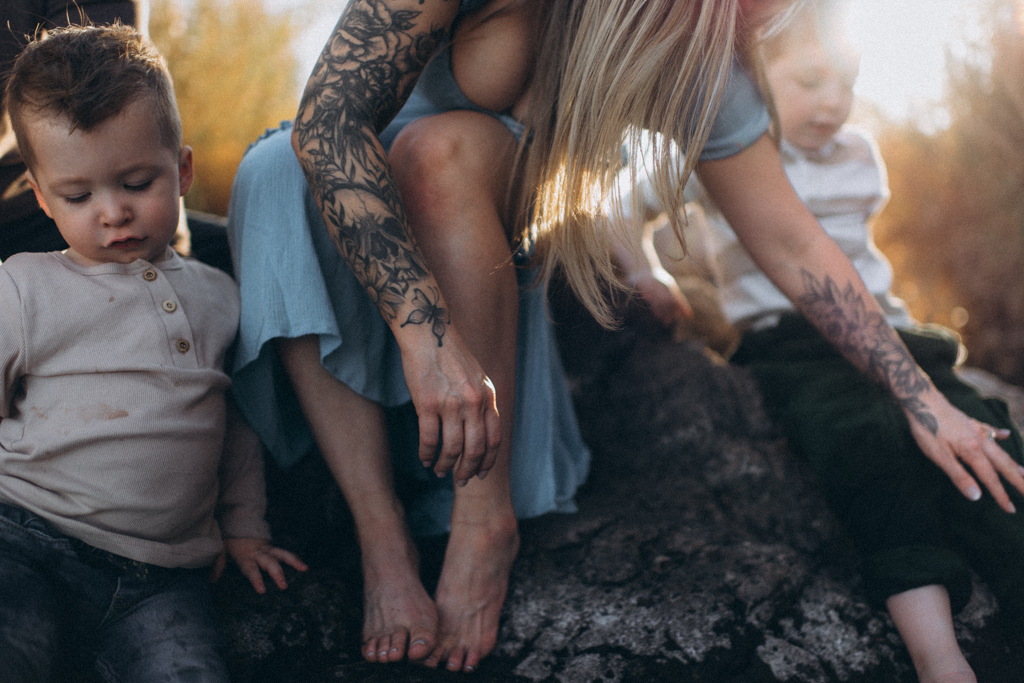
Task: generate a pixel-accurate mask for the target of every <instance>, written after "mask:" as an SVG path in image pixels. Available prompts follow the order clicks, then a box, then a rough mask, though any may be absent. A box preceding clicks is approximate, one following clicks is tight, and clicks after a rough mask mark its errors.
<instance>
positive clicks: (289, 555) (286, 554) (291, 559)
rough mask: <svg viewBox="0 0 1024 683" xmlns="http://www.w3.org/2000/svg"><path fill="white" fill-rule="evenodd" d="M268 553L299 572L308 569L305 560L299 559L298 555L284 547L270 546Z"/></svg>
mask: <svg viewBox="0 0 1024 683" xmlns="http://www.w3.org/2000/svg"><path fill="white" fill-rule="evenodd" d="M270 554H271V555H273V556H274V557H276V558H277V559H279V560H281V561H282V562H285V563H287V564H289V565H291V566H292V568H294V569H297V570H299V571H300V572H304V571H306V570H307V569H309V566H307V565H306V563H305V562H303V561H302V560H301V559H299V556H298V555H296V554H295V553H293V552H290V551H288V550H285V549H284V548H276V547H275V548H271V549H270Z"/></svg>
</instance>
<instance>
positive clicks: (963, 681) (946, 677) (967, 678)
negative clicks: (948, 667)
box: [918, 661, 978, 683]
mask: <svg viewBox="0 0 1024 683" xmlns="http://www.w3.org/2000/svg"><path fill="white" fill-rule="evenodd" d="M964 664H965V666H966V665H967V661H965V663H964ZM918 680H919V681H920V683H978V679H977V678H975V675H974V672H973V671H971V667H967V669H966V670H965V669H961V670H958V671H947V672H945V673H942V674H939V675H938V676H924V675H923V676H920V677H919V678H918Z"/></svg>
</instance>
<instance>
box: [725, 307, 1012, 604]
mask: <svg viewBox="0 0 1024 683" xmlns="http://www.w3.org/2000/svg"><path fill="white" fill-rule="evenodd" d="M900 336H901V337H902V338H903V341H904V342H905V343H906V344H907V347H908V348H909V349H910V352H911V354H913V356H914V359H915V360H917V362H918V364H919V365H920V366H921V367H922V369H924V371H925V372H927V373H928V375H929V376H930V377H931V379H932V381H933V382H934V383H935V386H936V387H937V388H938V389H939V391H941V392H942V393H943V394H944V395H945V396H946V398H947V399H949V401H950V403H952V404H953V405H954V406H956V407H957V408H959V409H960V410H962V411H963V412H964V413H966V414H967V415H970V416H971V417H974V418H976V419H978V420H981V421H982V422H986V423H988V424H990V425H992V426H994V427H1006V428H1009V429H1012V430H1013V435H1012V436H1011V437H1010V438H1009V439H1007V440H1006V441H1002V442H999V443H1000V445H1001V446H1002V447H1003V448H1004V449H1005V450H1006V451H1007V452H1009V453H1010V455H1011V456H1012V457H1013V458H1014V460H1016V461H1017V462H1018V463H1021V462H1024V447H1022V444H1021V436H1020V433H1019V432H1018V431H1017V429H1016V428H1015V427H1014V425H1013V423H1012V421H1011V420H1010V418H1009V415H1008V413H1007V409H1006V404H1005V403H1003V402H1002V401H1000V400H998V399H983V398H981V397H980V396H979V395H978V393H977V392H976V391H975V390H974V389H973V388H971V387H969V386H968V385H966V384H964V383H963V382H961V381H960V380H959V379H958V378H957V376H956V374H955V373H954V372H953V365H954V363H955V361H956V357H957V349H958V344H957V341H956V339H955V338H954V337H953V336H952V335H951V334H950V333H948V332H945V331H941V330H932V329H917V330H904V331H901V332H900ZM733 360H734V362H736V363H738V364H739V365H744V366H747V367H749V368H750V369H751V370H752V371H753V373H754V375H755V376H756V378H757V381H758V383H759V384H760V386H761V390H762V392H763V394H764V401H765V405H766V407H767V409H768V411H769V412H770V413H771V415H772V416H773V417H774V418H775V420H776V421H777V422H778V423H779V424H780V425H781V426H782V428H783V429H784V430H785V433H786V436H787V437H788V439H789V441H790V445H791V446H792V448H793V450H794V451H795V452H796V453H797V455H798V456H800V457H802V458H804V459H806V460H807V462H808V463H809V464H810V465H811V467H812V468H813V469H814V471H815V472H816V473H817V476H818V478H819V479H820V481H821V484H822V486H823V487H824V489H825V494H826V496H827V498H828V500H829V503H830V505H831V507H832V509H833V511H834V512H835V514H836V515H837V516H838V517H839V518H840V520H841V521H842V522H843V523H844V524H845V525H846V527H847V529H848V530H849V532H850V535H851V536H852V537H853V540H854V542H855V543H856V545H857V547H858V549H859V550H860V552H861V553H862V554H863V556H864V575H865V582H866V585H867V589H868V592H869V595H870V597H871V598H872V599H873V600H874V601H876V602H879V603H882V602H884V601H885V599H886V598H888V597H889V596H891V595H895V594H896V593H901V592H903V591H906V590H910V589H912V588H917V587H920V586H926V585H931V584H942V585H944V586H946V588H947V589H948V590H949V594H950V599H951V601H952V603H953V609H954V611H959V610H960V609H961V608H962V607H963V606H964V604H966V602H967V600H968V599H969V598H970V595H971V575H970V570H969V568H973V569H974V570H975V571H977V572H978V574H979V575H981V576H982V578H984V579H985V581H986V582H987V583H988V584H989V585H990V586H991V588H992V589H993V591H994V592H995V593H996V595H997V596H998V598H999V601H1000V605H1001V606H1002V607H1003V609H1005V610H1006V611H1007V612H1008V613H1009V614H1011V615H1013V616H1014V617H1015V618H1017V619H1022V617H1024V497H1022V496H1021V495H1019V494H1018V493H1017V492H1016V491H1012V490H1011V489H1010V487H1009V486H1007V490H1008V491H1010V497H1011V499H1012V500H1013V501H1014V505H1015V506H1016V507H1017V509H1018V510H1020V512H1019V513H1018V514H1007V513H1005V512H1003V511H1002V510H1001V509H1000V508H999V506H998V505H996V503H995V501H994V500H993V499H992V497H991V496H990V495H988V494H987V493H986V494H985V495H984V496H983V497H982V499H981V500H980V501H978V502H970V501H968V500H967V499H966V498H964V497H963V495H961V493H960V492H959V491H958V490H957V489H956V488H955V487H954V486H953V484H952V482H951V481H950V480H949V478H948V477H947V476H946V475H945V473H943V472H942V471H941V470H940V469H939V468H938V467H936V466H935V465H934V464H933V463H932V462H931V461H930V460H928V459H927V458H926V457H925V455H924V453H922V452H921V450H920V449H919V448H918V446H917V443H916V442H915V441H914V438H913V436H912V435H911V432H910V426H909V425H908V423H907V419H906V417H905V416H904V414H903V411H902V410H901V409H900V407H899V406H898V404H897V403H896V402H895V401H894V400H893V398H892V397H891V396H890V394H889V393H888V392H887V391H886V390H885V389H882V388H881V387H879V386H877V385H875V384H873V383H872V382H870V381H869V380H868V379H866V378H865V377H864V376H863V375H862V374H861V373H860V372H858V371H857V369H856V368H855V367H854V366H853V365H852V364H850V363H849V362H848V361H847V360H846V359H844V358H843V357H842V356H841V355H840V354H839V353H838V352H837V351H836V350H835V349H834V348H833V347H832V346H831V345H830V344H829V343H828V342H827V341H826V340H825V339H824V337H822V336H821V335H820V334H819V333H818V332H817V330H815V329H814V328H813V327H812V326H811V325H810V324H809V323H808V322H807V321H806V320H804V318H802V317H800V316H796V315H789V316H784V317H783V319H782V321H781V322H780V323H779V325H778V326H776V327H774V328H771V329H768V330H762V331H757V332H748V333H747V334H746V335H744V337H743V342H742V344H741V346H740V348H739V350H738V351H737V352H736V355H735V356H734V357H733ZM979 483H980V482H979Z"/></svg>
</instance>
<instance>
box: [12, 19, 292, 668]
mask: <svg viewBox="0 0 1024 683" xmlns="http://www.w3.org/2000/svg"><path fill="white" fill-rule="evenodd" d="M6 102H7V107H8V111H9V113H10V116H11V123H12V127H13V129H14V131H15V134H16V136H17V138H18V144H19V147H20V149H21V151H22V154H23V157H24V159H25V161H26V164H27V166H28V170H29V173H28V178H29V180H30V182H31V184H32V187H33V189H34V191H35V194H36V197H37V199H38V201H39V204H40V205H41V206H42V208H43V210H44V211H45V212H46V213H47V215H49V216H50V217H51V218H53V220H54V221H55V222H56V224H57V227H58V228H59V230H60V232H61V235H62V236H63V237H64V239H65V240H66V241H67V243H68V244H69V245H70V246H69V248H68V249H67V250H65V251H63V252H51V253H47V254H27V253H26V254H17V255H15V256H13V257H11V258H10V259H9V260H8V261H7V262H6V263H4V264H3V265H2V266H0V662H2V663H3V667H4V669H5V671H4V673H3V676H0V678H3V680H4V681H46V680H63V678H62V671H63V669H62V668H61V667H65V668H66V667H71V666H76V665H77V662H76V661H75V660H76V658H77V657H79V656H81V654H83V653H84V654H87V655H88V656H89V657H90V658H91V659H93V660H94V662H95V665H96V668H97V669H98V670H99V672H100V673H101V675H103V676H104V678H106V679H107V680H111V681H115V680H116V681H149V680H161V681H184V680H189V681H226V680H227V674H226V669H225V666H224V663H223V661H222V660H221V658H220V655H219V653H218V649H217V640H218V638H217V629H216V620H215V617H214V614H213V610H212V606H211V602H210V597H209V594H208V589H207V586H206V583H207V575H208V574H209V570H208V569H207V568H208V567H209V566H210V565H211V564H214V563H215V562H216V561H217V560H218V558H219V557H220V556H221V554H222V551H223V550H226V552H227V554H229V555H230V556H231V557H232V558H233V559H234V560H235V561H236V562H237V563H238V565H239V567H240V568H241V569H242V571H243V573H244V574H245V575H246V576H247V577H248V578H249V580H250V581H251V582H252V584H253V586H254V587H255V588H256V590H257V591H258V592H261V593H262V592H263V591H264V585H263V579H262V577H261V569H262V570H264V571H267V572H268V573H269V574H270V576H271V577H272V578H273V579H274V581H275V583H276V584H277V585H278V586H279V587H280V588H285V587H286V584H285V581H284V575H283V571H282V567H281V564H280V563H281V562H282V561H283V562H285V563H287V564H289V565H291V566H292V567H295V568H296V569H299V570H304V569H305V565H303V563H302V562H301V560H299V559H298V558H297V557H295V556H294V555H292V554H291V553H289V552H287V551H284V550H280V549H277V548H273V547H272V546H271V545H270V543H269V538H270V533H269V528H268V526H267V524H266V522H265V521H264V519H263V512H264V508H265V499H264V495H265V494H264V490H263V473H262V460H261V457H260V451H259V446H258V442H256V440H255V438H254V437H253V436H252V434H251V432H250V431H248V429H247V427H246V426H245V424H244V423H243V422H242V421H241V420H240V418H238V417H237V416H236V415H235V414H234V413H233V412H232V411H231V410H230V405H229V404H228V402H227V399H226V391H227V389H228V386H229V380H228V377H227V375H225V374H224V372H223V366H224V356H225V353H226V352H227V350H228V347H229V346H230V345H231V343H232V341H233V339H234V337H235V332H236V327H237V324H238V315H239V298H238V290H237V287H236V286H235V284H234V283H233V282H232V280H231V279H230V278H229V277H228V276H227V275H225V274H223V273H221V272H220V271H217V270H215V269H213V268H210V267H208V266H204V265H202V264H200V263H199V262H197V261H192V260H187V259H183V258H181V257H180V256H178V255H177V254H175V253H174V251H172V250H171V249H170V247H169V244H170V241H171V239H172V237H173V236H174V232H175V229H176V227H177V224H178V211H179V197H180V196H181V195H183V194H184V193H185V192H186V191H187V190H188V188H189V185H190V184H191V182H192V151H191V149H189V148H188V147H182V145H181V123H180V119H179V117H178V112H177V106H176V104H175V101H174V92H173V87H172V85H171V80H170V75H169V74H168V72H167V69H166V66H165V65H164V64H163V61H162V59H161V58H160V56H159V54H158V53H157V52H156V50H155V48H154V47H153V46H152V45H151V44H150V43H149V42H148V41H147V40H146V39H145V38H143V37H141V36H140V35H139V34H138V33H136V32H135V31H134V30H133V29H131V28H128V27H125V26H119V25H115V26H110V27H88V28H70V29H61V30H57V31H54V32H53V33H51V34H50V35H48V36H46V37H44V38H42V39H41V40H38V41H36V42H34V43H32V44H30V45H29V46H28V47H27V48H26V50H25V51H24V52H23V54H22V55H21V57H19V59H18V61H17V62H16V64H15V66H14V68H13V71H12V73H11V77H10V80H9V82H8V86H7V92H6ZM222 539H223V540H222ZM218 566H219V563H218ZM68 643H71V644H72V645H71V647H70V648H69V646H68Z"/></svg>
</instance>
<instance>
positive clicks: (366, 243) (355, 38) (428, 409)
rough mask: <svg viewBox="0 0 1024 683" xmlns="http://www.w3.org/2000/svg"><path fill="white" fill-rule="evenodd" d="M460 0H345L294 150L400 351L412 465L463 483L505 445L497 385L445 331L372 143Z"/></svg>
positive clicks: (382, 157)
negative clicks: (415, 435)
mask: <svg viewBox="0 0 1024 683" xmlns="http://www.w3.org/2000/svg"><path fill="white" fill-rule="evenodd" d="M458 7H459V3H458V1H457V0H352V2H351V3H350V4H349V6H348V8H347V9H346V10H345V13H344V14H343V15H342V17H341V19H340V20H339V21H338V25H337V26H336V27H335V28H334V32H333V33H332V35H331V37H330V39H329V40H328V42H327V45H326V46H325V47H324V50H323V52H322V53H321V55H320V58H319V60H318V61H317V64H316V66H315V67H314V69H313V74H312V76H311V77H310V79H309V82H308V83H307V85H306V90H305V93H304V94H303V97H302V103H301V105H300V107H299V112H298V116H297V117H296V120H295V127H294V129H293V132H292V145H293V147H294V148H295V152H296V154H297V155H298V158H299V162H300V163H301V164H302V168H303V171H304V172H305V175H306V178H307V180H308V182H309V186H310V188H311V190H312V192H313V197H314V199H315V200H316V202H317V205H318V206H319V208H320V212H321V214H322V216H323V218H324V222H325V223H326V225H327V229H328V230H329V231H330V234H331V237H332V238H333V239H334V242H335V244H337V246H338V250H339V251H340V252H341V255H342V256H343V257H344V258H345V260H346V261H347V262H348V263H349V265H350V266H351V268H352V271H353V273H354V274H355V276H356V278H357V279H358V280H359V282H360V283H361V284H362V286H363V288H364V289H365V290H366V292H367V294H368V295H369V297H370V298H371V299H372V300H373V301H374V302H375V303H376V305H377V308H378V310H379V311H380V314H381V315H382V316H383V318H384V320H385V321H386V322H387V323H388V325H389V326H390V327H391V329H392V331H393V332H394V334H395V338H396V339H397V340H398V344H399V347H400V348H401V349H402V361H403V366H404V369H405V377H406V382H407V384H408V386H409V391H410V393H411V395H412V399H413V403H414V405H415V406H416V412H417V415H418V417H419V422H420V459H421V460H422V461H423V462H424V463H425V464H426V463H429V462H432V461H433V460H434V457H435V454H436V453H437V446H438V443H439V441H440V439H441V435H442V434H443V439H444V443H443V444H442V445H441V453H440V456H439V457H438V460H437V464H436V465H435V471H436V472H437V473H438V475H439V476H440V475H442V474H444V473H446V472H448V471H449V470H451V469H453V468H454V467H455V466H456V463H457V462H458V467H457V469H456V470H455V477H456V479H458V480H465V479H468V478H469V477H471V476H474V475H476V474H482V473H485V472H486V471H487V470H489V469H490V467H491V465H492V464H493V462H494V458H495V457H496V455H497V447H498V444H499V443H500V440H501V435H500V431H499V422H498V413H497V406H496V403H495V394H494V388H493V385H491V383H490V380H489V379H488V378H487V376H486V375H485V374H484V372H483V370H482V368H481V367H480V364H479V363H478V362H477V360H476V359H475V358H474V357H473V355H472V354H471V353H470V352H469V351H468V349H467V348H466V345H465V343H464V342H463V341H462V339H461V338H460V336H459V334H458V332H457V331H456V330H455V328H454V327H453V326H452V325H451V318H450V316H449V314H448V312H447V305H446V303H445V300H444V296H443V294H442V292H441V289H440V287H439V286H438V284H437V282H436V280H435V279H434V277H433V275H432V274H431V272H430V270H429V268H428V267H427V265H426V263H425V262H424V259H423V256H422V255H421V254H420V252H419V250H418V249H417V247H416V244H415V241H414V239H413V237H412V233H411V232H410V230H409V225H408V221H407V220H406V216H405V211H404V209H403V207H402V203H401V200H400V198H399V196H398V191H397V189H396V186H395V182H394V178H393V177H392V173H391V168H390V166H389V164H388V159H387V154H386V152H385V151H384V148H383V147H382V146H381V143H380V141H379V140H378V138H377V135H378V134H379V133H380V131H381V130H383V128H384V127H385V126H386V125H387V124H388V123H389V122H390V121H391V119H392V118H393V117H394V116H395V114H396V113H398V110H399V109H400V108H401V106H402V104H404V103H405V101H406V99H407V98H408V97H409V94H410V93H411V92H412V88H413V86H414V85H415V83H416V79H417V78H418V77H419V74H420V72H421V71H422V70H423V67H424V66H425V65H426V63H427V61H428V60H429V59H430V58H431V56H432V55H433V54H434V52H435V51H436V49H437V46H438V45H439V44H440V42H441V40H442V39H443V38H444V36H445V34H446V32H447V31H448V30H449V29H450V28H451V25H452V22H453V21H454V19H455V15H456V12H457V10H458Z"/></svg>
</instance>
